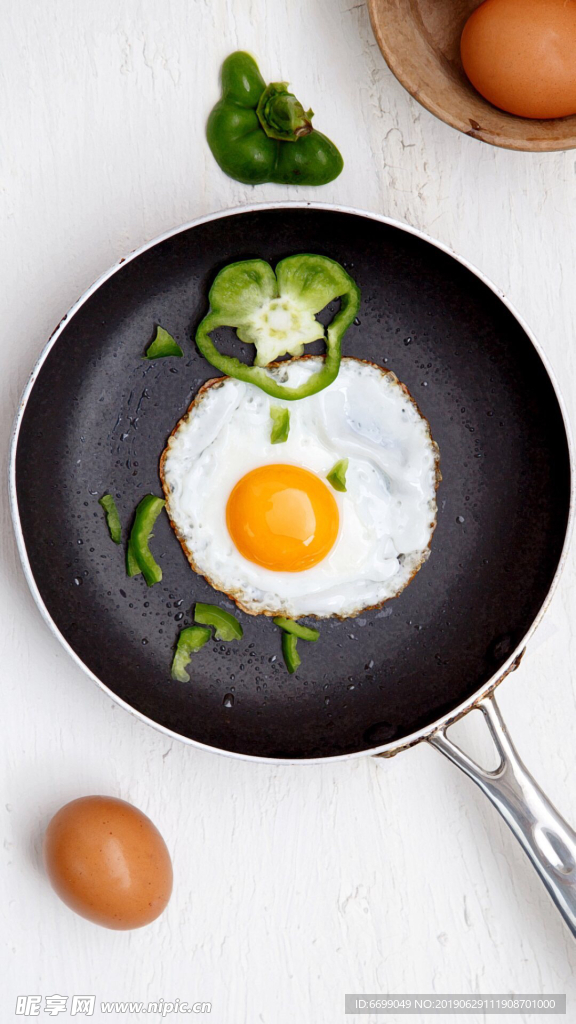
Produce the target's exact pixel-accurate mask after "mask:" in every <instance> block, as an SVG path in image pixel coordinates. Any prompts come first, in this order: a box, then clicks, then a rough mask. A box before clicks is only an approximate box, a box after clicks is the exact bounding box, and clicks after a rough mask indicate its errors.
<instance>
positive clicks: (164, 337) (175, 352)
mask: <svg viewBox="0 0 576 1024" xmlns="http://www.w3.org/2000/svg"><path fill="white" fill-rule="evenodd" d="M183 355H184V353H183V351H182V349H181V348H180V345H179V344H178V342H177V341H174V338H173V337H172V335H171V334H168V331H165V330H164V328H163V327H160V326H158V327H157V328H156V337H155V338H154V341H153V342H152V344H151V345H149V346H148V348H147V349H146V355H145V356H144V358H145V359H163V358H164V356H183Z"/></svg>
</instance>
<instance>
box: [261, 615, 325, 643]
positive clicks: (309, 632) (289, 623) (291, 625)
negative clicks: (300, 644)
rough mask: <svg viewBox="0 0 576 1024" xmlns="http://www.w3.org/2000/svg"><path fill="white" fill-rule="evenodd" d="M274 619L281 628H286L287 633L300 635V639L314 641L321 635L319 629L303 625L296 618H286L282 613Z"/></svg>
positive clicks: (275, 623)
mask: <svg viewBox="0 0 576 1024" xmlns="http://www.w3.org/2000/svg"><path fill="white" fill-rule="evenodd" d="M272 621H273V623H274V625H275V626H280V629H282V630H284V632H285V633H293V634H294V636H297V637H299V638H300V640H308V641H309V642H311V643H314V642H315V641H316V640H318V638H319V636H320V633H319V632H318V630H317V629H310V627H309V626H302V625H301V624H300V623H299V622H296V621H295V620H294V619H285V618H284V617H283V616H282V615H277V616H276V618H275V619H273V620H272Z"/></svg>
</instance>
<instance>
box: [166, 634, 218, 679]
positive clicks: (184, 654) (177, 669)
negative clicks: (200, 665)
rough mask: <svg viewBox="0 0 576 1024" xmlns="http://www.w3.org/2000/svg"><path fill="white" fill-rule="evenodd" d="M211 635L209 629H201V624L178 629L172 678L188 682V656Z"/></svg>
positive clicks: (197, 649)
mask: <svg viewBox="0 0 576 1024" xmlns="http://www.w3.org/2000/svg"><path fill="white" fill-rule="evenodd" d="M211 635H212V634H211V632H210V630H209V629H202V627H201V626H187V627H186V629H182V630H181V631H180V635H179V637H178V643H177V644H176V650H175V652H174V659H173V661H172V679H177V680H178V682H179V683H189V682H190V676H189V675H188V673H187V671H186V667H187V665H189V664H190V658H191V657H192V655H193V653H194V652H195V651H199V650H200V648H201V647H203V646H204V644H205V643H206V641H207V640H209V639H210V637H211Z"/></svg>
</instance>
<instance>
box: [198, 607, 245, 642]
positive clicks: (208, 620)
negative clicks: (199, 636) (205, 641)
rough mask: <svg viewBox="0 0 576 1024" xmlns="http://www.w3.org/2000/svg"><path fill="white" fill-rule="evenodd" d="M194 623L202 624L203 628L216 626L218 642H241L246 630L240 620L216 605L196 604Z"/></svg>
mask: <svg viewBox="0 0 576 1024" xmlns="http://www.w3.org/2000/svg"><path fill="white" fill-rule="evenodd" d="M194 622H200V623H201V624H202V625H203V626H214V629H215V631H216V632H215V634H214V635H215V637H216V639H217V640H241V639H242V634H243V632H244V630H243V629H242V626H241V625H240V623H239V622H238V619H236V618H235V617H234V615H231V614H230V612H225V611H224V609H223V608H219V607H218V605H216V604H201V603H200V602H197V603H196V607H195V609H194Z"/></svg>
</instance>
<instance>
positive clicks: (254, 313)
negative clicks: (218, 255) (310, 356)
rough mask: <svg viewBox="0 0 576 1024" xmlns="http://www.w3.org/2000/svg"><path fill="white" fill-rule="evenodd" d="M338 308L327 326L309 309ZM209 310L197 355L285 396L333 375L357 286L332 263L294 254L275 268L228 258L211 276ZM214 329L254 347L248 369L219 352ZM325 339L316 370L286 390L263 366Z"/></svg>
mask: <svg viewBox="0 0 576 1024" xmlns="http://www.w3.org/2000/svg"><path fill="white" fill-rule="evenodd" d="M338 298H339V299H340V309H339V310H338V312H337V313H336V316H335V317H334V319H333V320H332V322H331V323H330V324H328V327H327V328H324V326H323V325H322V324H321V323H320V321H319V320H316V316H315V314H316V313H319V312H320V310H322V309H324V307H325V306H327V305H328V304H329V303H330V302H332V301H333V300H334V299H338ZM209 301H210V312H209V313H208V314H207V315H206V316H205V317H204V319H203V320H202V322H201V323H200V325H199V327H198V330H197V331H196V344H197V346H198V348H199V349H200V352H201V353H202V355H203V356H205V358H206V359H207V360H208V362H209V363H212V366H215V367H216V368H217V369H218V370H220V371H221V372H222V373H225V374H226V375H227V376H229V377H236V378H237V379H238V380H243V381H246V382H248V383H251V384H255V385H256V386H257V387H259V388H261V389H262V391H265V392H266V393H267V394H268V395H271V396H272V398H283V399H287V400H289V401H293V400H294V399H299V398H306V397H307V396H308V395H314V394H315V393H316V392H317V391H322V389H323V388H327V387H328V385H329V384H331V383H332V381H333V380H335V379H336V377H337V376H338V370H339V369H340V360H341V358H342V338H343V336H344V333H345V331H346V330H347V329H348V327H349V326H350V324H351V323H352V321H353V320H354V319H355V317H356V314H357V313H358V309H359V306H360V289H359V288H358V286H357V285H356V283H355V282H354V281H353V280H352V278H351V277H350V275H349V274H347V273H346V271H345V270H344V267H341V266H340V264H339V263H336V261H335V260H331V259H329V258H328V257H327V256H316V255H313V254H310V253H301V254H300V255H297V256H288V257H287V258H286V259H284V260H281V261H280V263H278V264H277V266H276V273H274V271H273V270H272V267H271V266H270V264H269V263H266V262H265V261H264V260H241V261H240V262H238V263H230V264H228V266H227V267H224V269H223V270H221V271H220V273H219V274H217V275H216V278H215V279H214V283H213V285H212V287H211V289H210V294H209ZM218 327H235V328H236V333H237V335H238V337H239V338H240V340H241V341H244V342H247V343H248V344H252V345H255V346H256V358H255V360H254V365H253V366H248V365H246V363H242V362H240V360H239V359H236V358H235V357H234V356H226V355H224V354H223V353H221V352H219V351H218V349H217V348H216V345H215V344H214V342H213V341H212V339H211V337H210V333H211V332H212V331H215V330H216V329H217V328H218ZM323 338H325V340H326V356H325V359H324V365H323V366H322V369H320V370H318V371H317V372H316V373H313V374H312V376H311V377H309V379H308V380H307V381H306V382H305V383H304V384H302V385H300V386H299V387H287V386H285V385H283V384H280V383H279V381H278V380H277V379H276V378H275V377H274V376H273V375H272V374H271V373H270V371H268V370H267V369H265V367H267V366H268V364H269V363H271V362H273V361H274V360H275V359H278V358H279V357H280V356H283V355H291V356H301V355H302V353H303V351H304V346H305V345H308V344H310V343H311V342H313V341H318V340H320V339H323Z"/></svg>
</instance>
